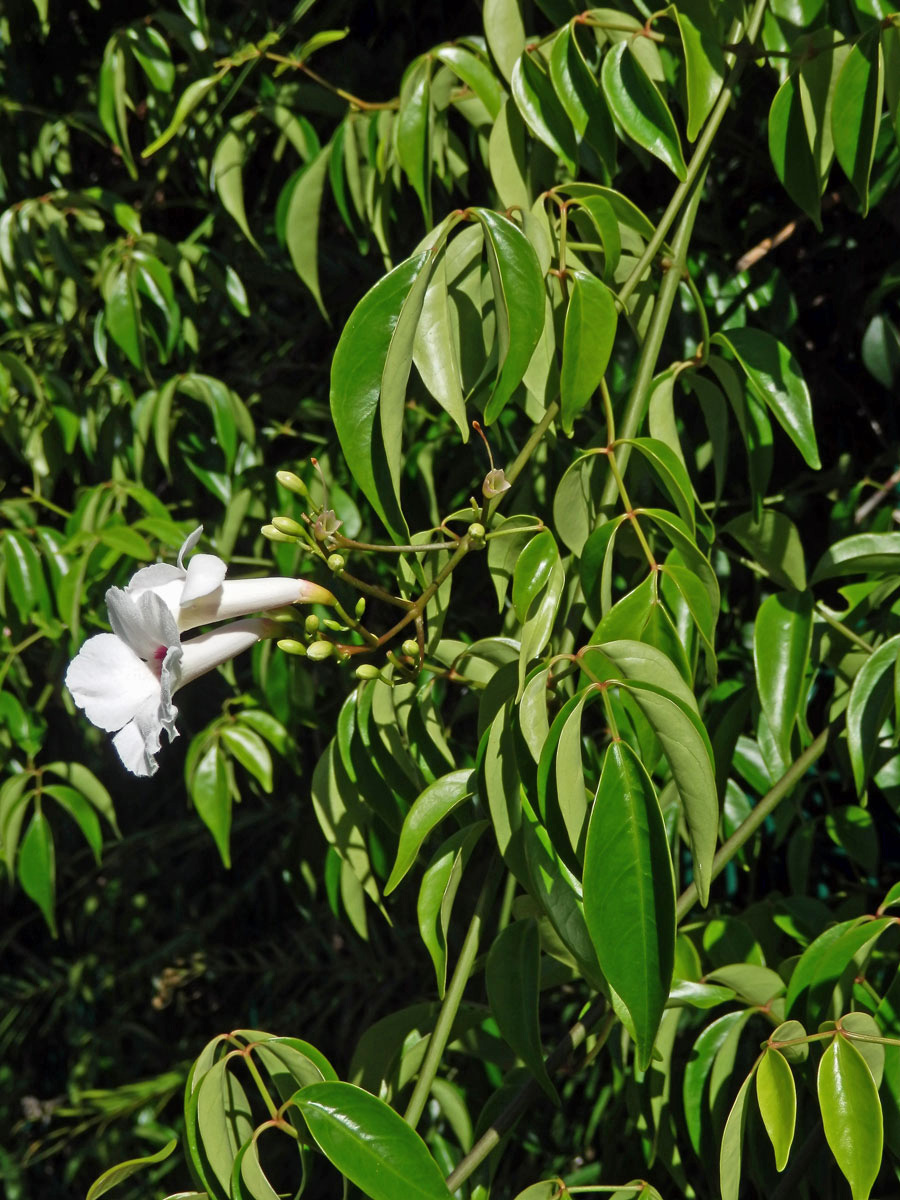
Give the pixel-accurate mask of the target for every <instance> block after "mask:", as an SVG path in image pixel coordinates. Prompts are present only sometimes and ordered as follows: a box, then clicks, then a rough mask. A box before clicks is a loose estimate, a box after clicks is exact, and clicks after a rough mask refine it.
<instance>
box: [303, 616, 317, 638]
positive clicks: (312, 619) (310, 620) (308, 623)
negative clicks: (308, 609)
mask: <svg viewBox="0 0 900 1200" xmlns="http://www.w3.org/2000/svg"><path fill="white" fill-rule="evenodd" d="M303 625H304V628H305V629H306V632H307V633H308V634H310V636H312V634H314V633H318V632H319V618H318V617H317V616H316V614H315V613H310V615H309V616H308V617H307V618H306V620H305V621H304V622H303Z"/></svg>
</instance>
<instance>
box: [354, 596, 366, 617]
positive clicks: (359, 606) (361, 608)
mask: <svg viewBox="0 0 900 1200" xmlns="http://www.w3.org/2000/svg"><path fill="white" fill-rule="evenodd" d="M365 612H366V598H365V596H360V598H359V599H358V600H357V602H356V608H354V610H353V613H354V616H355V617H356V619H357V621H359V620H360V619H361V618H362V617H363V616H365Z"/></svg>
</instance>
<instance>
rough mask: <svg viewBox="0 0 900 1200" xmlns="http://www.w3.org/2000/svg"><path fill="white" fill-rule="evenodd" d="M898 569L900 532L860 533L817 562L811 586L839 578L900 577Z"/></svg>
mask: <svg viewBox="0 0 900 1200" xmlns="http://www.w3.org/2000/svg"><path fill="white" fill-rule="evenodd" d="M898 569H900V533H856V534H854V535H853V536H852V537H847V538H842V539H841V540H840V541H839V542H835V543H834V545H833V546H829V548H828V549H827V550H826V551H825V553H824V554H823V555H822V557H821V558H820V559H819V561H818V562H817V563H816V567H815V570H814V571H813V573H812V577H811V579H810V583H821V582H822V580H823V579H833V578H834V577H835V576H838V575H863V574H868V573H870V572H878V573H889V574H896V572H897V571H898Z"/></svg>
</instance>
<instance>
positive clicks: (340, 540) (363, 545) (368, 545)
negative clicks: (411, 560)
mask: <svg viewBox="0 0 900 1200" xmlns="http://www.w3.org/2000/svg"><path fill="white" fill-rule="evenodd" d="M331 540H332V541H333V542H334V544H335V546H336V547H337V548H338V550H344V549H347V550H374V551H376V552H377V553H378V554H410V553H412V552H416V553H418V552H419V551H422V550H453V549H455V547H456V542H422V544H421V545H419V546H413V545H412V544H411V543H410V544H409V545H408V546H378V545H376V544H375V543H374V542H354V541H353V539H352V538H345V537H342V536H341V535H340V534H339V533H337V534H332V535H331Z"/></svg>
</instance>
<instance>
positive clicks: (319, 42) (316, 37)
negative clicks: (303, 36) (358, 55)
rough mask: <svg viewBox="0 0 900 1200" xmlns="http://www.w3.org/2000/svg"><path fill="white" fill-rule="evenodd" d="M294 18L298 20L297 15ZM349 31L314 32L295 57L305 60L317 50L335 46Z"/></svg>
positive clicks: (327, 30) (321, 30)
mask: <svg viewBox="0 0 900 1200" xmlns="http://www.w3.org/2000/svg"><path fill="white" fill-rule="evenodd" d="M293 19H294V20H296V16H295V17H294V18H293ZM349 32H350V30H349V29H320V30H319V32H318V33H314V34H313V35H312V37H311V38H307V40H306V41H305V42H303V43H302V44H301V46H300V47H299V49H298V50H297V52H296V55H295V57H296V58H298V59H300V61H301V62H305V61H306V59H308V58H310V57H311V56H312V55H313V54H315V52H316V51H317V50H322V49H324V48H325V46H333V45H334V44H335V42H342V41H343V40H344V38H345V37H346V36H347V34H348V33H349Z"/></svg>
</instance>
